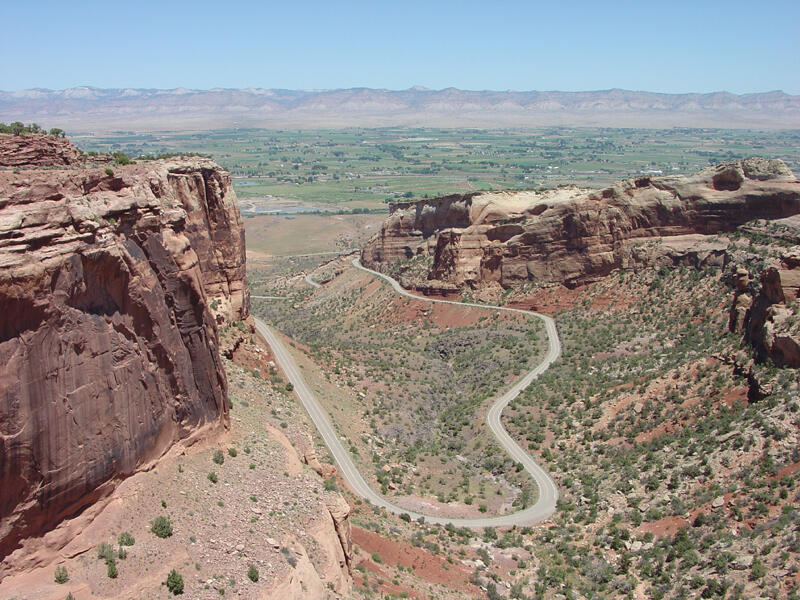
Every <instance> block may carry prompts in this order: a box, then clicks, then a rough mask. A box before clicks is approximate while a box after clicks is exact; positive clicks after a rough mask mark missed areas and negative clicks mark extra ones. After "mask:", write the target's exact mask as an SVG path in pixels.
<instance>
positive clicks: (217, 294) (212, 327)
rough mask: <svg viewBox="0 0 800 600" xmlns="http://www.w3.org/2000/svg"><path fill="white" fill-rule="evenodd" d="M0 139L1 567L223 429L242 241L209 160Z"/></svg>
mask: <svg viewBox="0 0 800 600" xmlns="http://www.w3.org/2000/svg"><path fill="white" fill-rule="evenodd" d="M2 137H3V138H5V139H0V155H2V154H3V151H4V150H8V149H9V148H13V149H14V151H13V152H10V153H9V155H13V157H17V158H13V157H12V158H10V159H8V160H6V162H5V163H3V161H2V159H0V164H14V165H15V166H17V167H18V168H15V169H13V170H11V169H6V170H0V313H2V320H0V489H2V490H3V493H2V494H1V495H0V559H1V558H2V557H5V556H6V555H8V554H9V553H10V552H12V551H13V549H14V548H15V547H17V546H18V544H19V542H20V540H21V539H23V538H25V537H28V536H31V535H37V534H41V533H43V532H45V531H47V530H48V529H50V528H52V527H53V526H54V525H55V524H57V523H58V522H59V521H61V520H62V519H64V518H66V517H70V516H72V515H74V514H76V513H77V512H79V511H80V510H81V509H82V508H83V507H85V506H87V505H88V504H89V503H91V502H93V501H94V500H96V499H97V498H98V497H100V496H102V495H103V494H105V493H107V492H108V491H109V490H110V489H111V488H112V487H113V485H114V482H115V481H117V480H119V479H120V478H122V477H125V476H127V475H129V474H131V473H133V472H134V471H136V470H137V469H139V468H141V467H142V466H143V465H145V464H146V463H148V461H151V460H153V459H155V458H157V457H159V456H160V455H162V454H163V453H164V452H165V451H166V450H167V449H169V448H170V447H171V446H172V444H173V443H175V442H176V441H178V440H181V439H185V438H190V437H191V436H193V435H195V434H196V433H197V432H198V431H200V430H204V429H208V428H215V427H226V426H227V423H228V409H227V382H226V378H225V372H224V369H223V366H222V362H221V359H220V356H219V352H218V345H219V341H218V336H217V325H218V324H221V323H224V322H226V321H238V320H244V319H246V318H247V317H248V315H249V295H248V290H247V283H246V280H245V253H244V227H243V224H242V221H241V217H240V214H239V210H238V207H237V202H236V197H235V194H234V192H233V189H232V187H231V183H230V178H229V176H228V174H227V173H226V172H225V171H223V170H222V169H221V168H220V167H218V166H217V165H216V164H215V163H214V162H213V161H211V160H208V159H201V158H181V159H174V160H159V161H148V162H142V163H140V164H130V165H125V166H112V167H110V168H108V167H107V166H106V165H103V166H102V167H96V168H91V167H89V168H87V167H84V166H83V164H82V162H81V160H82V159H81V158H80V155H79V153H77V151H74V148H72V150H70V149H69V148H68V147H65V144H68V143H66V142H64V141H63V140H57V139H55V138H47V136H23V137H21V138H14V139H10V137H11V136H2ZM28 138H29V139H28ZM26 139H28V142H29V143H30V144H31V147H30V148H27V149H25V148H24V143H25V141H26ZM73 151H74V152H73ZM23 155H27V156H33V157H35V159H34V160H32V164H33V165H51V166H52V165H64V166H63V167H62V168H47V169H43V168H28V167H31V165H30V164H28V165H25V164H23V163H21V162H20V161H19V160H18V157H19V156H23ZM63 156H67V157H68V158H67V159H66V160H63V159H62V158H61V157H63ZM59 161H60V162H59ZM19 167H21V168H19Z"/></svg>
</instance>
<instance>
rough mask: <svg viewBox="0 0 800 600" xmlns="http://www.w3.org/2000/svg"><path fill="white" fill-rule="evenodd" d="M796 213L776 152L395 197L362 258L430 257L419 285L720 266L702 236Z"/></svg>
mask: <svg viewBox="0 0 800 600" xmlns="http://www.w3.org/2000/svg"><path fill="white" fill-rule="evenodd" d="M798 212H800V182H799V181H798V180H797V179H796V178H795V177H794V175H793V174H792V172H791V171H790V170H789V169H788V168H787V167H786V166H785V165H784V164H783V162H782V161H779V160H763V159H747V160H743V161H735V162H731V163H725V164H722V165H718V166H715V167H709V168H707V169H704V170H703V171H701V172H699V173H697V174H696V175H693V176H690V177H684V176H669V177H658V178H650V177H641V178H638V179H629V180H623V181H620V182H618V183H616V184H615V185H613V186H611V187H609V188H606V189H603V190H597V191H589V190H578V189H574V188H565V189H558V190H551V191H548V192H544V193H538V192H500V193H494V192H486V193H473V194H467V195H463V196H462V195H457V196H448V197H445V198H437V199H433V200H422V201H419V202H414V203H403V204H396V205H394V206H393V208H392V212H391V215H390V217H389V219H388V220H387V221H386V222H385V223H384V225H383V227H382V229H381V232H380V233H379V234H378V235H377V236H376V237H374V238H373V239H372V240H370V242H369V243H368V244H367V245H366V246H365V248H364V250H363V252H362V260H363V262H364V264H366V265H368V266H371V267H373V268H384V269H385V268H389V265H390V264H392V263H395V265H394V266H395V267H398V266H399V270H400V271H402V269H403V263H404V262H407V261H410V259H413V258H414V257H416V256H420V257H425V256H427V257H429V260H430V261H431V266H430V268H429V269H428V270H427V272H426V273H425V274H424V277H423V279H422V280H418V281H416V282H409V283H412V284H414V285H416V287H418V288H421V289H423V290H424V289H426V288H427V289H432V290H435V291H448V290H455V289H458V288H460V287H462V286H464V285H467V286H470V287H473V288H480V287H484V286H491V285H500V286H503V287H509V286H512V285H515V284H519V283H524V282H535V283H563V284H565V285H567V286H576V285H579V284H582V283H586V282H591V281H594V280H597V279H599V278H601V277H603V276H605V275H607V274H608V273H610V272H611V271H613V270H616V269H620V268H635V267H636V266H638V265H643V264H659V263H664V264H666V263H675V262H694V263H700V264H703V263H716V264H720V265H721V264H722V260H723V254H724V246H719V244H717V243H715V240H714V239H713V238H712V237H711V236H712V235H713V234H718V233H721V232H726V231H732V230H734V229H735V228H736V227H738V226H740V225H742V224H743V223H746V222H748V221H751V220H753V219H775V218H780V217H785V216H789V215H793V214H796V213H798Z"/></svg>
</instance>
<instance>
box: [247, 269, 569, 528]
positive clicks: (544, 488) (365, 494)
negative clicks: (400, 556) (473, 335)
mask: <svg viewBox="0 0 800 600" xmlns="http://www.w3.org/2000/svg"><path fill="white" fill-rule="evenodd" d="M353 266H355V267H356V268H358V269H361V270H362V271H365V272H367V273H370V274H372V275H374V276H376V277H380V278H381V279H383V280H385V281H387V282H388V283H389V284H390V285H391V286H392V288H393V289H394V291H395V292H397V293H398V294H401V295H403V296H407V297H409V298H413V299H414V300H420V301H422V302H438V303H441V304H454V305H456V306H475V307H478V308H490V309H494V310H501V311H506V312H515V313H520V314H524V315H527V316H532V317H534V318H538V319H541V320H542V321H543V322H544V324H545V329H546V331H547V339H548V350H547V353H546V354H545V356H544V358H543V359H542V361H541V362H540V363H539V364H538V365H537V366H536V368H534V369H533V370H531V371H529V372H528V373H527V374H526V375H525V376H524V377H522V378H521V379H520V380H519V381H517V382H516V383H515V384H514V385H513V386H512V387H511V389H509V390H508V391H507V392H506V393H505V394H503V395H502V396H500V397H499V398H497V399H496V400H495V401H494V403H493V404H492V406H491V408H490V409H489V413H488V415H487V422H488V424H489V428H490V429H491V431H492V433H493V434H494V435H495V437H496V438H497V441H498V442H499V444H500V445H501V446H502V447H503V448H504V449H505V451H506V452H508V454H509V455H510V456H511V458H512V459H513V460H514V461H515V462H518V463H521V464H522V466H523V467H524V468H525V470H526V471H527V472H528V473H529V474H530V476H531V477H532V478H533V480H534V481H535V482H536V485H537V486H538V488H539V495H538V498H537V500H536V502H535V503H534V504H533V505H531V506H529V507H528V508H526V509H524V510H520V511H517V512H514V513H509V514H506V515H500V516H494V517H475V518H455V517H442V516H437V515H426V514H422V513H418V512H414V511H411V510H407V509H405V508H402V507H400V506H397V505H396V504H392V503H391V502H389V501H388V500H386V499H385V498H384V497H383V496H381V495H380V494H378V493H377V492H375V491H374V490H373V489H372V488H371V487H370V486H369V485H368V484H367V482H366V481H365V480H364V477H363V476H362V475H361V473H360V472H359V470H358V468H357V467H356V465H355V463H354V462H353V459H352V457H351V456H350V453H349V452H348V451H347V450H346V449H345V447H344V446H343V445H342V442H341V441H340V439H339V436H338V435H337V434H336V432H335V430H334V428H333V426H332V425H331V422H330V420H329V418H328V415H327V414H326V413H325V410H324V409H323V408H322V406H321V405H320V403H319V402H318V401H317V399H316V398H315V397H314V394H313V393H312V392H311V390H310V389H309V388H308V385H307V384H306V382H305V379H304V378H303V375H302V373H301V372H300V369H299V367H298V366H297V363H296V362H295V361H294V358H292V356H291V354H290V353H289V351H288V349H287V348H286V346H285V345H284V343H283V341H282V340H281V339H280V338H279V337H278V336H277V335H276V333H275V332H274V331H273V330H272V329H271V328H270V327H269V326H267V324H266V323H264V322H263V321H262V320H261V319H259V318H257V317H255V324H256V330H257V331H258V333H259V334H261V335H262V336H263V337H264V339H265V340H266V341H267V343H268V344H269V346H270V348H272V352H273V354H274V355H275V360H276V361H277V362H278V364H279V365H280V367H281V369H283V371H284V373H285V374H286V377H287V378H288V379H289V381H290V382H291V383H292V385H293V386H294V391H295V393H296V394H297V396H298V397H299V398H300V401H301V402H302V403H303V406H304V407H305V409H306V410H307V411H308V414H309V416H310V417H311V420H312V421H313V422H314V425H315V426H316V428H317V430H318V431H319V433H320V435H321V436H322V439H323V441H324V442H325V445H326V446H327V447H328V449H329V450H330V452H331V455H332V456H333V458H334V460H335V461H336V464H337V465H338V466H339V469H340V470H341V473H342V476H343V477H344V478H345V479H346V480H347V483H348V484H349V485H350V487H351V488H352V489H353V491H354V492H355V493H356V494H357V495H359V496H361V497H362V498H363V499H364V500H367V501H368V502H370V503H371V504H373V505H375V506H380V507H383V508H385V509H386V510H387V511H389V512H391V513H394V514H403V513H406V514H408V515H409V516H410V517H411V518H412V519H419V518H424V520H425V522H426V523H434V524H439V525H447V524H452V525H454V526H456V527H468V528H482V527H506V526H512V525H530V524H532V523H537V522H540V521H544V520H545V519H547V518H549V517H550V515H552V514H553V512H555V509H556V502H557V501H558V489H557V488H556V486H555V483H553V480H552V479H551V478H550V475H548V473H547V471H545V470H544V469H543V468H542V467H540V466H539V465H538V464H537V463H536V461H534V460H533V458H531V456H530V455H529V454H528V453H527V452H525V451H524V450H523V449H522V448H521V447H520V446H519V444H517V443H516V442H515V441H514V440H513V439H511V436H510V435H508V432H507V431H506V429H505V428H504V427H503V425H502V423H501V422H500V415H501V414H502V412H503V409H504V408H505V407H506V406H508V403H509V402H511V400H513V399H514V398H516V397H517V395H518V394H519V393H520V392H521V391H522V390H524V389H525V388H526V387H528V386H529V385H530V384H531V383H532V382H533V380H534V379H536V378H537V377H538V376H539V375H541V374H542V373H544V372H545V371H546V370H547V368H548V367H549V366H550V365H551V364H552V363H553V362H554V361H555V360H556V359H557V358H558V357H559V356H560V354H561V343H560V341H559V339H558V330H557V329H556V324H555V322H554V321H553V319H551V318H550V317H548V316H547V315H542V314H539V313H534V312H531V311H526V310H520V309H516V308H506V307H502V306H491V305H487V304H472V303H466V302H455V301H452V300H439V299H435V298H426V297H424V296H417V295H415V294H411V293H409V292H407V291H406V290H404V289H403V287H402V286H401V285H400V284H399V283H398V282H397V281H395V280H394V279H392V278H391V277H389V276H387V275H384V274H383V273H379V272H377V271H373V270H372V269H367V268H366V267H364V266H362V265H361V263H360V262H359V260H358V258H355V259H353ZM306 281H307V282H308V283H311V284H312V285H314V286H315V287H321V286H320V285H319V284H318V283H316V282H315V281H314V280H313V279H311V277H310V276H308V275H307V276H306Z"/></svg>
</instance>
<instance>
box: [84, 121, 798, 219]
mask: <svg viewBox="0 0 800 600" xmlns="http://www.w3.org/2000/svg"><path fill="white" fill-rule="evenodd" d="M73 141H74V142H75V143H76V144H77V145H78V147H80V148H81V149H82V150H84V151H86V152H89V151H96V152H107V151H115V152H124V153H126V154H127V155H129V156H131V157H139V156H158V155H161V154H170V153H202V154H206V155H210V156H212V157H213V158H214V159H215V160H216V161H217V162H219V163H220V164H221V165H222V166H223V167H225V168H226V169H228V170H229V171H230V172H231V174H232V175H233V178H234V187H235V189H236V193H237V195H238V196H239V198H240V199H241V206H242V210H243V213H244V214H245V216H248V215H254V214H264V213H296V212H309V211H325V212H339V211H345V212H356V213H359V212H368V211H378V212H386V205H387V204H388V203H391V202H396V201H402V200H413V199H419V198H424V197H426V196H429V197H435V196H440V195H446V194H453V193H466V192H470V191H475V190H497V189H538V188H549V187H555V186H558V185H566V184H575V185H579V186H585V187H598V186H603V185H605V184H608V183H611V182H612V181H615V180H617V179H620V178H623V177H630V176H634V175H638V174H641V173H650V174H664V175H668V174H673V173H687V174H688V173H693V172H695V171H697V170H698V169H700V168H702V167H704V166H706V165H708V164H710V163H717V162H720V161H724V160H730V159H734V158H743V157H748V156H764V157H769V158H781V159H783V160H784V161H785V162H786V164H787V165H788V166H789V167H790V168H791V169H793V170H795V171H797V170H798V169H800V132H798V131H749V130H723V129H687V128H676V129H667V130H653V129H612V128H563V127H549V128H543V129H533V130H516V129H504V130H483V129H430V128H424V129H422V128H421V129H410V128H397V127H390V128H381V129H345V130H319V131H273V130H266V129H236V130H218V131H204V132H169V133H167V132H164V133H161V132H153V133H126V132H119V133H117V134H115V135H109V136H89V135H86V136H76V137H75V138H73Z"/></svg>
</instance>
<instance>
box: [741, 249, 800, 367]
mask: <svg viewBox="0 0 800 600" xmlns="http://www.w3.org/2000/svg"><path fill="white" fill-rule="evenodd" d="M759 279H760V281H759V285H758V286H756V287H757V288H758V292H757V293H752V292H751V287H753V286H752V285H751V282H750V281H749V276H748V274H747V271H746V270H740V271H737V280H736V292H735V293H734V298H733V304H732V307H731V312H730V321H729V322H730V328H731V330H732V331H741V332H743V333H744V336H745V338H746V339H747V340H748V341H749V342H750V343H751V344H752V345H753V347H754V348H755V349H756V351H757V352H758V354H759V355H760V356H761V357H769V358H770V359H771V360H772V362H774V363H775V364H776V365H778V366H780V367H794V368H798V367H800V319H799V318H798V315H797V312H798V311H797V309H798V307H797V300H798V296H799V295H800V246H794V247H793V248H790V249H787V250H785V251H784V252H783V253H782V254H781V257H780V260H779V261H771V264H769V265H767V266H766V267H765V268H764V269H763V270H762V271H761V273H760V277H759Z"/></svg>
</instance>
